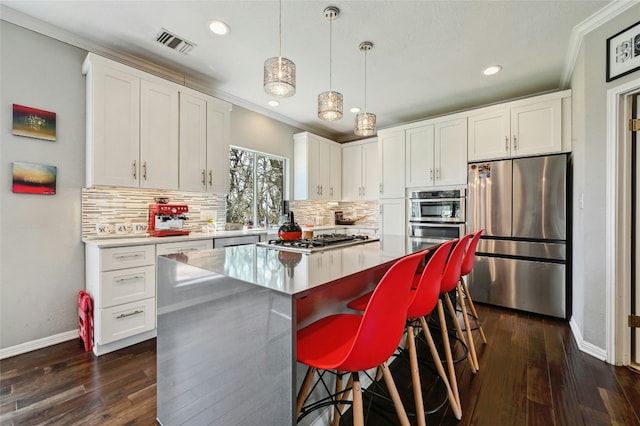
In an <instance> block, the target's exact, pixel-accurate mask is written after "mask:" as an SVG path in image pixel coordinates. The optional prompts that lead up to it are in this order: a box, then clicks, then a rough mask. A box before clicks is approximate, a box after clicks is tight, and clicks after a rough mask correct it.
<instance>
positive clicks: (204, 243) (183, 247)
mask: <svg viewBox="0 0 640 426" xmlns="http://www.w3.org/2000/svg"><path fill="white" fill-rule="evenodd" d="M212 248H213V239H208V240H196V241H184V242H177V243H161V244H157V245H156V255H158V256H162V255H165V254H171V253H188V252H190V251H199V250H208V249H212Z"/></svg>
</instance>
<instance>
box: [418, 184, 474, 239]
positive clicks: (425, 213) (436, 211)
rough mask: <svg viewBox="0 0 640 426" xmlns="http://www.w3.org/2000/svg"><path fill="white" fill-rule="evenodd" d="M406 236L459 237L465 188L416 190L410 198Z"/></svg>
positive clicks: (462, 221)
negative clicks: (407, 232)
mask: <svg viewBox="0 0 640 426" xmlns="http://www.w3.org/2000/svg"><path fill="white" fill-rule="evenodd" d="M409 201H410V203H411V215H410V217H409V236H411V237H420V238H430V239H451V238H459V237H460V236H462V235H464V233H465V217H466V215H465V213H466V190H465V189H464V188H460V189H452V190H446V191H416V192H412V193H411V196H410V199H409Z"/></svg>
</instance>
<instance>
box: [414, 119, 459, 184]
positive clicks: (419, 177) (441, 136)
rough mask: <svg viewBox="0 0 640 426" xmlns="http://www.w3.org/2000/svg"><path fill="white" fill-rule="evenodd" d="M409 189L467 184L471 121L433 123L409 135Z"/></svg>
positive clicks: (430, 122)
mask: <svg viewBox="0 0 640 426" xmlns="http://www.w3.org/2000/svg"><path fill="white" fill-rule="evenodd" d="M405 150H406V165H407V167H406V169H405V181H406V186H407V187H408V188H412V187H429V186H447V185H465V184H466V183H467V119H466V118H464V117H463V118H456V119H452V120H446V121H439V120H438V121H433V120H432V121H429V122H425V124H424V125H422V126H420V127H414V128H409V129H407V130H406V134H405Z"/></svg>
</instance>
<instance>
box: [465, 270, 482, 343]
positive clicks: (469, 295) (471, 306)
mask: <svg viewBox="0 0 640 426" xmlns="http://www.w3.org/2000/svg"><path fill="white" fill-rule="evenodd" d="M460 282H461V283H462V289H463V290H464V294H465V295H466V296H467V301H468V302H469V309H470V310H471V313H472V314H473V316H474V317H476V318H477V319H478V329H479V330H480V337H482V341H483V342H484V343H487V337H486V336H485V335H484V329H483V328H482V323H481V322H480V317H479V316H478V312H477V311H476V307H475V305H474V304H473V299H471V294H470V293H469V287H467V283H465V282H464V280H463V279H462V278H460Z"/></svg>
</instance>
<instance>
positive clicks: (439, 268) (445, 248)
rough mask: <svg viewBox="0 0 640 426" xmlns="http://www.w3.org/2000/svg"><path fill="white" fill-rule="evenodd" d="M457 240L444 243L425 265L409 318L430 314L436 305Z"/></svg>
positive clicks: (408, 314)
mask: <svg viewBox="0 0 640 426" xmlns="http://www.w3.org/2000/svg"><path fill="white" fill-rule="evenodd" d="M457 241H458V240H457V239H454V240H450V241H447V242H446V243H444V244H442V245H441V246H440V247H438V248H437V249H436V251H435V253H433V255H432V256H431V259H429V261H428V262H427V266H425V267H424V271H422V275H421V276H420V281H419V282H418V287H417V288H416V289H415V291H412V292H411V293H412V295H411V297H412V298H413V299H412V300H411V301H410V302H409V310H408V312H407V318H420V317H424V316H426V315H429V314H430V313H431V311H433V309H434V308H435V307H436V304H437V303H438V296H439V295H440V285H441V281H442V275H443V274H444V267H445V264H446V263H447V256H449V253H450V252H451V247H452V246H453V245H454V244H455V243H456V242H457Z"/></svg>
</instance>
